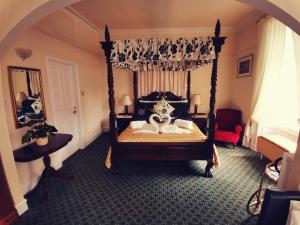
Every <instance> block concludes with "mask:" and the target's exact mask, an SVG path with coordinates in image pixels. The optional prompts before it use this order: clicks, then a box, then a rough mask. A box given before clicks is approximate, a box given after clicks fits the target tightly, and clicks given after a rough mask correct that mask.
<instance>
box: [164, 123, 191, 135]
mask: <svg viewBox="0 0 300 225" xmlns="http://www.w3.org/2000/svg"><path fill="white" fill-rule="evenodd" d="M159 132H160V133H162V134H190V133H192V131H190V130H187V129H183V128H179V127H178V126H177V125H176V124H173V125H166V126H162V127H160V129H159Z"/></svg>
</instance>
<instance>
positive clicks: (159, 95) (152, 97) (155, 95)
mask: <svg viewBox="0 0 300 225" xmlns="http://www.w3.org/2000/svg"><path fill="white" fill-rule="evenodd" d="M163 98H164V99H165V100H167V101H182V100H186V99H185V98H183V97H182V96H177V95H175V94H173V93H172V92H170V91H167V92H158V91H155V92H152V93H150V94H149V95H146V96H142V97H141V98H139V100H146V101H159V100H161V99H163Z"/></svg>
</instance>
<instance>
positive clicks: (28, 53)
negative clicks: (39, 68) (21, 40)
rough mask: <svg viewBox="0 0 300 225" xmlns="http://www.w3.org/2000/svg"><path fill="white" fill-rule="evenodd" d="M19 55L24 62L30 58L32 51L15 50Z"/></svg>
mask: <svg viewBox="0 0 300 225" xmlns="http://www.w3.org/2000/svg"><path fill="white" fill-rule="evenodd" d="M15 51H16V53H17V55H18V56H19V57H20V58H21V59H22V60H23V61H24V60H25V59H27V58H29V57H30V56H31V54H32V50H30V49H25V48H15Z"/></svg>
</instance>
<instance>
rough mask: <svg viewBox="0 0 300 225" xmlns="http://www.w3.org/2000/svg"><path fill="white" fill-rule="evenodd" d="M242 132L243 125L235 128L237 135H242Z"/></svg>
mask: <svg viewBox="0 0 300 225" xmlns="http://www.w3.org/2000/svg"><path fill="white" fill-rule="evenodd" d="M242 130H243V127H242V126H241V125H239V124H238V125H235V128H234V131H235V133H237V134H240V133H241V132H242Z"/></svg>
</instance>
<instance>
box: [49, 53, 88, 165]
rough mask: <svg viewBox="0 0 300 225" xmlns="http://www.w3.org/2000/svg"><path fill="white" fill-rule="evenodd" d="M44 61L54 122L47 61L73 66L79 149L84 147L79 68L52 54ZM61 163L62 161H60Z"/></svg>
mask: <svg viewBox="0 0 300 225" xmlns="http://www.w3.org/2000/svg"><path fill="white" fill-rule="evenodd" d="M45 61H46V72H47V81H48V94H49V98H50V102H51V112H52V115H53V121H54V122H55V117H54V110H53V109H54V99H53V98H52V95H51V92H53V87H52V85H51V81H50V77H49V75H48V74H50V68H49V62H50V61H54V62H58V63H63V64H68V65H71V66H72V67H73V72H74V74H73V75H74V79H75V88H76V90H75V92H76V93H77V98H76V99H77V104H78V108H79V110H78V112H77V113H78V120H79V121H78V135H79V149H84V148H85V145H84V139H83V119H82V103H81V96H80V84H79V70H78V65H77V64H76V63H74V62H72V61H69V60H64V59H60V58H56V57H52V56H45ZM61 163H62V162H61Z"/></svg>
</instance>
